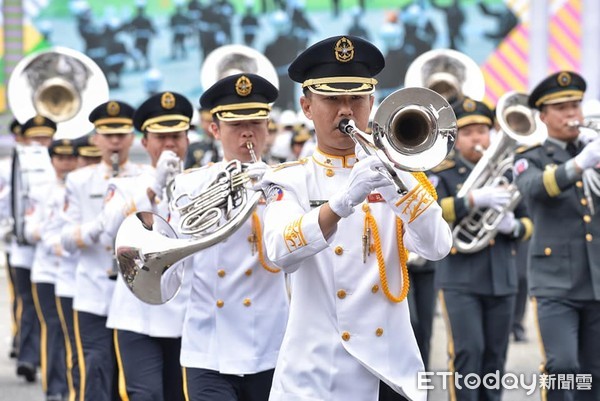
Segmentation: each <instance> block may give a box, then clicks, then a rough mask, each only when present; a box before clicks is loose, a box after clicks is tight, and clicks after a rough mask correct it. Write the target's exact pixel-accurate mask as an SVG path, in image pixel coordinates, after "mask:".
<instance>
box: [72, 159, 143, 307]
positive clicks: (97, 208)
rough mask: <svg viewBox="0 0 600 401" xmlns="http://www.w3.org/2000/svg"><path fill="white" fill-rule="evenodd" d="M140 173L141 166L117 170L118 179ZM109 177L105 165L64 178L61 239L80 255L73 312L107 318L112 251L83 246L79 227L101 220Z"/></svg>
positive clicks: (127, 163)
mask: <svg viewBox="0 0 600 401" xmlns="http://www.w3.org/2000/svg"><path fill="white" fill-rule="evenodd" d="M143 169H144V167H143V166H141V165H138V164H133V163H130V162H126V163H125V164H123V165H121V166H120V172H119V176H122V177H126V176H133V175H139V174H140V172H141V171H143ZM111 176H112V167H111V166H109V165H108V164H107V163H104V162H101V163H98V164H95V165H91V166H87V167H83V168H81V169H78V170H76V171H74V172H72V173H70V174H69V175H68V176H67V180H66V197H65V206H64V209H65V218H66V223H65V225H64V227H63V230H62V235H61V242H62V245H63V248H65V249H66V250H67V251H69V252H74V251H75V250H77V249H80V252H81V253H80V256H79V261H78V263H77V271H76V276H75V280H76V286H75V296H74V298H73V309H75V310H77V311H81V312H87V313H92V314H95V315H99V316H106V315H107V314H108V306H109V303H110V300H111V297H112V292H113V289H114V283H115V282H114V281H113V280H110V279H109V276H108V272H109V271H110V270H112V265H113V259H112V255H113V250H112V247H107V246H104V245H102V244H100V243H99V242H98V243H85V241H84V239H83V237H82V235H81V225H82V224H85V223H89V222H92V221H93V220H95V219H96V218H97V217H98V216H100V214H101V212H102V206H103V203H104V195H105V193H106V190H107V188H108V181H109V179H110V178H111Z"/></svg>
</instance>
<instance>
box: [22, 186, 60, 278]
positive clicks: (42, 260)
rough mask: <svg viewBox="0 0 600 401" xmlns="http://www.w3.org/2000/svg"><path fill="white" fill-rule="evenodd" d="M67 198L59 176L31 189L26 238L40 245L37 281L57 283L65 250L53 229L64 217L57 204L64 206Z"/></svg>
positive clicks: (34, 270)
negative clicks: (51, 229) (61, 216)
mask: <svg viewBox="0 0 600 401" xmlns="http://www.w3.org/2000/svg"><path fill="white" fill-rule="evenodd" d="M64 198H65V186H64V183H63V182H62V181H61V180H59V179H57V178H54V180H53V181H52V182H49V183H47V184H43V185H40V186H36V187H33V188H32V189H31V193H30V201H31V203H30V205H29V211H28V213H27V215H26V216H25V238H26V239H27V241H28V242H30V243H32V244H33V243H35V244H36V247H35V254H34V259H33V265H32V269H31V281H32V282H33V283H48V284H55V283H56V275H57V273H58V268H59V265H60V263H61V256H62V254H63V251H62V246H61V244H60V232H57V231H56V230H53V231H49V229H50V228H52V225H53V224H55V222H56V221H59V219H60V218H59V216H58V212H59V210H60V209H57V205H61V206H62V205H63V203H64Z"/></svg>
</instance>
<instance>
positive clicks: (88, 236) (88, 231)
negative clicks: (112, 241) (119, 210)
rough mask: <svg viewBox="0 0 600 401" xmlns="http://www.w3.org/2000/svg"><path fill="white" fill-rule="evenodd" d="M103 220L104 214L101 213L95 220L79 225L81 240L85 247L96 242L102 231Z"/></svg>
mask: <svg viewBox="0 0 600 401" xmlns="http://www.w3.org/2000/svg"><path fill="white" fill-rule="evenodd" d="M104 218H105V216H104V214H103V213H101V214H100V216H98V217H96V219H94V220H92V221H88V222H87V223H84V224H82V225H81V228H80V233H81V239H82V241H83V242H84V243H85V244H86V245H88V246H89V245H92V244H95V243H97V242H98V238H100V234H102V231H104Z"/></svg>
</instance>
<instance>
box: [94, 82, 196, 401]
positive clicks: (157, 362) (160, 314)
mask: <svg viewBox="0 0 600 401" xmlns="http://www.w3.org/2000/svg"><path fill="white" fill-rule="evenodd" d="M192 114H193V107H192V104H191V103H190V102H189V101H188V100H187V99H186V98H185V97H184V96H182V95H180V94H178V93H175V92H162V93H158V94H156V95H154V96H152V97H150V98H148V99H147V100H146V101H145V102H144V103H142V104H141V105H140V106H139V107H138V109H137V110H136V112H135V114H134V116H133V123H134V126H135V128H136V129H137V130H138V131H140V132H143V134H144V137H143V139H142V145H143V146H144V148H145V149H146V151H147V152H148V154H149V156H150V160H151V164H152V167H154V168H155V170H154V171H152V172H145V173H144V174H142V175H139V176H133V177H122V178H115V179H112V180H111V181H110V184H109V187H108V193H107V196H106V199H107V200H106V202H105V205H104V212H103V214H104V216H105V217H106V221H105V224H104V231H105V233H106V234H107V237H108V238H110V243H111V244H112V242H113V241H114V239H115V237H116V234H117V231H118V229H119V226H120V225H121V223H122V222H123V220H124V219H125V217H126V216H127V215H129V214H131V213H134V212H136V211H153V212H155V213H158V214H160V215H161V216H162V217H163V218H165V219H166V220H170V212H169V208H168V201H169V199H168V196H167V194H166V186H167V185H169V181H170V180H172V179H173V178H174V177H175V175H176V174H179V173H180V171H181V163H182V160H183V159H184V157H185V154H186V151H187V147H188V144H189V141H188V136H187V132H188V129H189V127H190V120H191V118H192ZM190 274H191V272H190ZM188 278H189V274H185V273H184V284H183V286H182V287H183V288H181V289H180V290H179V292H178V293H177V295H175V297H174V298H173V299H171V300H170V301H169V302H167V303H166V304H163V305H149V304H146V303H144V302H142V301H140V300H139V299H137V298H136V297H135V295H133V294H132V293H131V291H130V290H129V289H128V288H127V285H126V284H125V282H124V281H123V277H122V276H121V275H119V277H118V278H117V283H116V286H115V291H114V293H113V297H112V301H111V303H110V309H109V311H108V320H107V323H106V325H107V327H109V328H111V329H114V333H115V334H114V340H115V351H116V353H117V360H118V362H119V371H120V372H121V375H122V378H123V380H120V381H119V393H120V394H121V398H122V399H128V400H131V401H136V400H140V401H143V400H155V401H160V400H164V401H178V400H181V401H183V399H184V395H183V382H182V376H181V366H180V364H179V354H180V351H181V330H182V326H183V318H184V313H185V305H186V303H187V300H188V296H189V283H190V282H191V280H189V279H188Z"/></svg>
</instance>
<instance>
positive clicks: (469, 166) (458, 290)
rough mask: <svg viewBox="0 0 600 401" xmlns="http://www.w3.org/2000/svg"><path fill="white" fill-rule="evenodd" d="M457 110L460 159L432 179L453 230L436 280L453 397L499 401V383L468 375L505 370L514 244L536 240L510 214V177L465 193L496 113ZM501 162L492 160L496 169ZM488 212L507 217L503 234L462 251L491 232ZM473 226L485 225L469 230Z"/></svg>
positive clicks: (463, 105) (466, 106)
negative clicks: (476, 381)
mask: <svg viewBox="0 0 600 401" xmlns="http://www.w3.org/2000/svg"><path fill="white" fill-rule="evenodd" d="M453 109H454V112H455V114H456V118H457V125H458V138H457V140H456V147H455V148H456V150H457V155H456V156H455V159H454V160H453V161H447V162H446V163H444V164H443V165H442V166H440V168H438V169H434V172H433V174H432V175H431V176H430V180H431V181H432V182H433V183H434V185H435V187H436V189H437V191H438V197H439V198H438V199H439V202H440V205H441V206H442V210H443V216H444V219H446V221H447V222H448V223H450V224H454V225H455V228H454V237H455V238H454V247H453V248H452V250H451V251H450V255H448V257H446V258H445V259H444V260H441V261H440V262H438V263H437V267H436V276H435V284H436V287H437V288H438V289H439V290H440V292H439V300H440V305H441V306H442V311H443V313H444V318H445V320H446V331H447V333H448V342H449V346H448V350H451V351H449V355H448V357H449V359H450V363H449V366H451V367H452V368H453V372H452V373H453V377H452V378H451V380H450V386H449V392H450V399H452V400H454V399H456V400H461V401H466V400H472V401H474V400H482V399H485V400H496V401H499V400H500V399H501V395H502V394H501V390H500V386H496V387H495V388H496V389H494V387H492V388H487V386H483V385H482V386H480V387H479V388H470V387H468V386H466V385H465V384H466V382H465V381H464V378H465V376H466V375H468V374H471V373H472V374H477V375H479V377H481V378H483V377H484V376H485V375H486V374H488V373H494V372H496V371H499V372H500V373H501V374H502V372H503V371H504V364H505V361H506V350H507V348H508V339H509V335H510V331H511V327H512V326H511V324H512V317H513V311H514V303H515V294H516V292H517V270H516V264H515V263H516V260H515V254H516V241H518V240H522V239H525V238H527V237H529V236H530V235H531V222H530V221H529V219H528V218H527V217H526V216H525V212H524V210H523V208H519V207H517V208H516V209H515V210H514V213H513V211H512V210H508V209H507V206H508V205H509V203H510V201H511V197H512V194H511V192H510V190H509V189H508V188H507V187H506V186H504V185H498V184H497V183H496V181H498V180H501V179H504V178H505V177H504V175H502V176H500V177H494V171H492V172H490V173H488V175H489V177H488V178H487V179H486V180H485V181H483V183H479V184H477V185H474V186H473V187H472V188H462V187H463V184H464V183H465V182H466V180H467V178H468V177H469V176H470V174H476V171H478V169H476V168H475V167H476V165H477V163H478V162H479V161H480V160H481V159H482V155H483V151H484V150H485V149H488V148H489V145H490V128H491V127H492V124H493V121H494V115H493V114H492V111H491V110H490V109H489V108H488V107H487V106H486V105H485V104H484V103H482V102H479V101H475V100H472V99H470V98H465V99H464V100H460V101H457V102H455V103H454V104H453ZM498 162H499V161H494V165H496V164H497V163H498ZM486 167H487V168H488V169H489V168H490V166H486ZM474 172H475V173H474ZM509 172H510V171H509ZM498 173H499V174H503V173H505V171H499V172H498ZM483 176H484V177H485V176H486V175H485V174H484V175H483ZM479 181H480V182H481V181H482V180H479ZM461 189H464V190H466V195H464V196H463V195H462V194H460V192H459V190H461ZM459 195H460V196H459ZM489 210H497V211H498V212H502V213H504V215H503V216H502V215H500V216H501V217H499V219H500V220H499V221H498V222H497V226H496V227H495V229H496V230H497V235H495V237H492V238H491V239H488V238H487V237H486V236H483V240H482V241H485V243H482V244H479V243H477V244H473V245H471V244H470V243H469V247H467V246H466V245H465V246H460V245H459V244H462V243H463V242H466V238H470V236H471V235H472V236H476V235H478V234H480V233H479V231H481V230H483V231H487V230H488V229H489V228H488V227H487V226H486V225H485V224H483V218H482V215H483V214H484V213H486V212H488V211H489ZM488 213H489V212H488ZM467 220H468V221H469V224H467ZM486 222H487V220H486ZM472 225H477V227H479V228H478V229H473V228H470V227H471V226H472ZM457 227H460V228H461V229H460V230H457ZM473 230H476V232H474V231H473ZM458 374H460V375H461V376H459V375H458ZM460 377H462V379H463V380H460V379H459V378H460Z"/></svg>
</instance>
